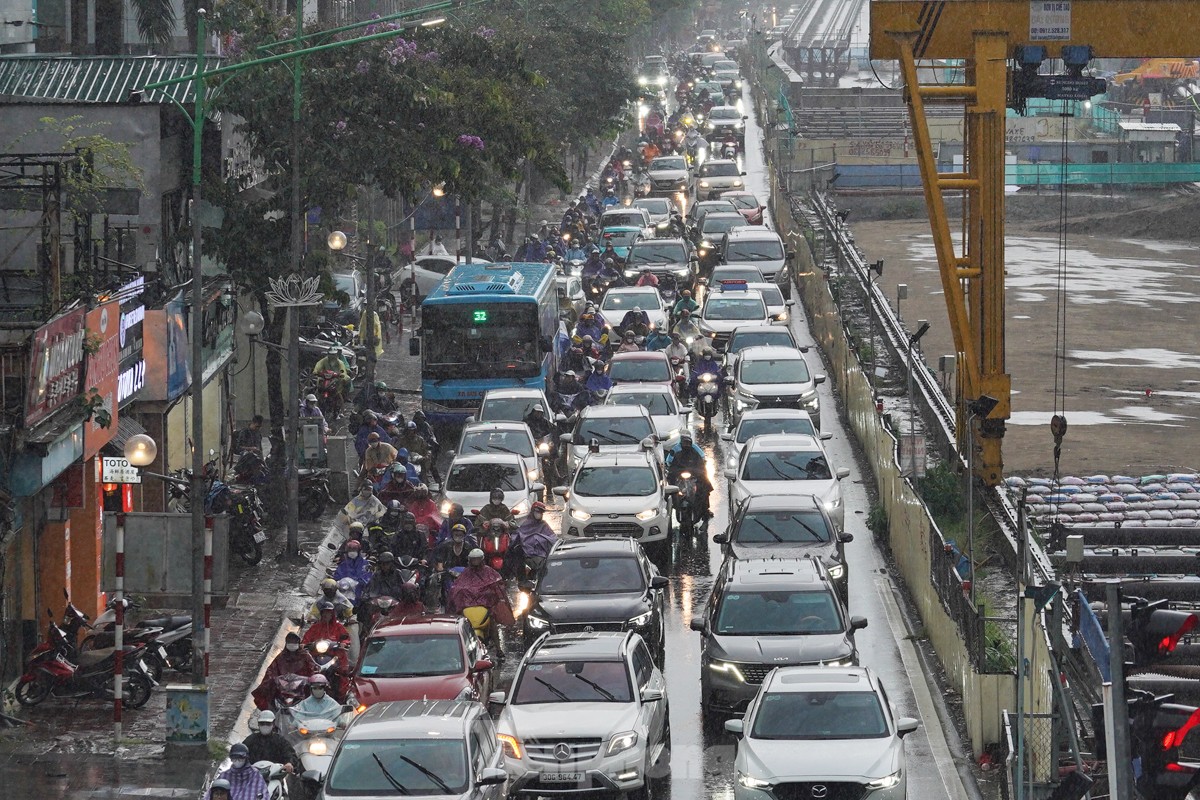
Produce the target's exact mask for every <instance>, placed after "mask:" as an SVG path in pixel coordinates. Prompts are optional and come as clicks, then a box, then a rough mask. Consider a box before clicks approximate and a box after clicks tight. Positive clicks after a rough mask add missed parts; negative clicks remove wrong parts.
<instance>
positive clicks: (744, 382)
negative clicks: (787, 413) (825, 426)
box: [729, 347, 825, 429]
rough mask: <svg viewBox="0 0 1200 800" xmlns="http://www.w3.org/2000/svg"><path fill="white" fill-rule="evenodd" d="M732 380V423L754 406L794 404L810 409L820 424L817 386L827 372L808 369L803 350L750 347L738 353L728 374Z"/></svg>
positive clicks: (811, 414) (787, 406)
mask: <svg viewBox="0 0 1200 800" xmlns="http://www.w3.org/2000/svg"><path fill="white" fill-rule="evenodd" d="M729 377H730V378H731V380H732V383H733V404H732V408H733V424H735V425H736V424H737V421H738V420H739V419H741V416H742V414H743V413H745V412H746V411H749V410H751V409H755V408H795V409H799V410H800V411H806V412H808V416H809V418H810V419H812V421H813V424H814V425H816V426H817V428H818V429H820V427H821V398H820V397H819V396H818V395H817V387H818V386H820V385H821V384H822V383H824V382H825V376H824V375H822V374H820V373H818V374H816V375H814V374H813V373H811V372H809V371H808V362H806V361H805V360H804V354H803V353H801V352H800V351H799V350H797V349H795V348H791V347H747V348H745V349H744V350H742V351H741V352H740V353H738V354H737V358H736V359H734V363H733V369H732V370H731V374H730V376H729Z"/></svg>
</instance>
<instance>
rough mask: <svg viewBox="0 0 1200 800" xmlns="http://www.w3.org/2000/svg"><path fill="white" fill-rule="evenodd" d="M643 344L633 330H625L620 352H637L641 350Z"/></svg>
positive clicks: (618, 349)
mask: <svg viewBox="0 0 1200 800" xmlns="http://www.w3.org/2000/svg"><path fill="white" fill-rule="evenodd" d="M641 349H642V348H641V346H640V345H639V344H638V343H637V334H635V333H634V332H633V331H632V330H627V331H625V336H624V338H622V339H621V345H620V347H618V348H617V352H618V353H636V352H639V351H640V350H641Z"/></svg>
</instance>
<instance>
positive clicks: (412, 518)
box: [404, 511, 417, 528]
mask: <svg viewBox="0 0 1200 800" xmlns="http://www.w3.org/2000/svg"><path fill="white" fill-rule="evenodd" d="M409 525H412V526H413V527H416V525H417V515H416V514H414V513H412V512H411V511H405V512H404V527H406V528H407V527H408V526H409Z"/></svg>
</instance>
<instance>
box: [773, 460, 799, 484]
mask: <svg viewBox="0 0 1200 800" xmlns="http://www.w3.org/2000/svg"><path fill="white" fill-rule="evenodd" d="M783 463H785V464H787V465H788V466H791V467H794V466H796V465H795V464H793V463H792V462H790V461H784V462H783ZM767 466H768V467H770V468H771V469H772V470H773V471H774V472H775V474H776V475H778V476H779V477H780V478H782V479H783V480H785V481H793V480H795V478H793V477H791V476H790V475H784V474H783V470H781V469H780V468H779V467H777V466H775V462H774V461H768V462H767Z"/></svg>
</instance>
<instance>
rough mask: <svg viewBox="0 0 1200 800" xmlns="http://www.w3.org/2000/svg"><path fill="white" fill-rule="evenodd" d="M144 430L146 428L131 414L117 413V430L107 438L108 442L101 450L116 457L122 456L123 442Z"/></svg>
mask: <svg viewBox="0 0 1200 800" xmlns="http://www.w3.org/2000/svg"><path fill="white" fill-rule="evenodd" d="M145 432H146V429H145V428H143V427H142V426H141V425H140V424H139V423H138V421H137V420H136V419H134V418H133V417H132V416H130V415H128V414H124V413H122V414H118V415H117V432H116V433H115V434H113V438H112V439H110V440H109V442H108V444H106V445H104V447H102V448H101V451H102V452H105V453H108V454H109V455H112V456H116V457H120V456H123V455H125V443H126V442H127V441H129V438H130V437H131V436H137V435H138V434H139V433H145Z"/></svg>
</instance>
